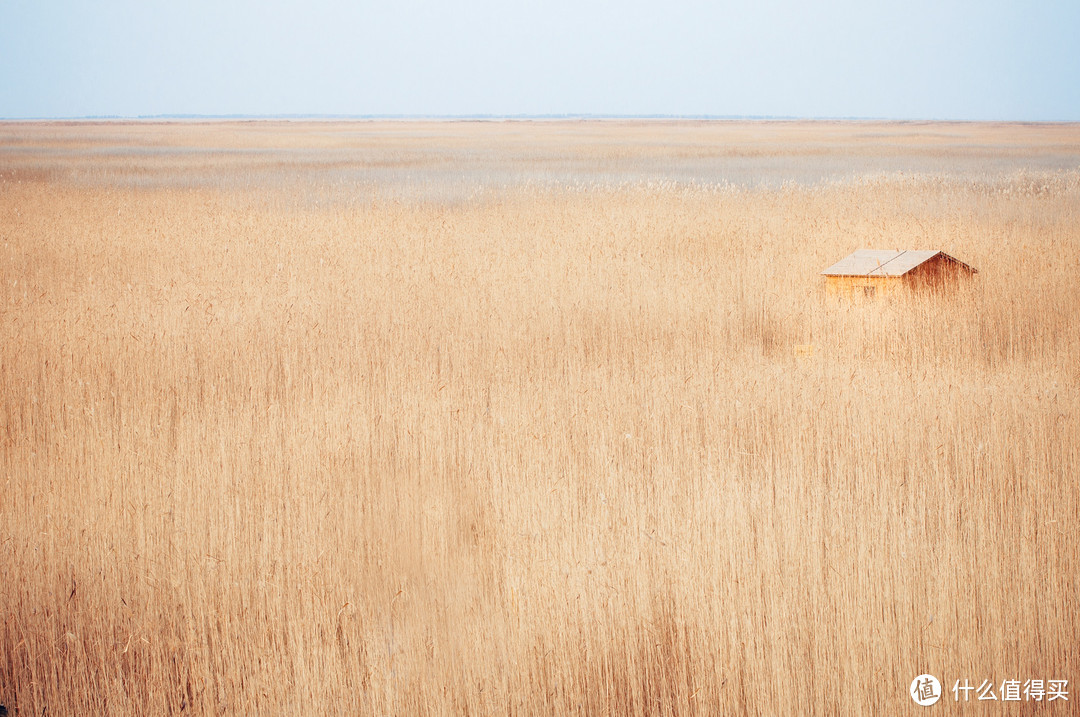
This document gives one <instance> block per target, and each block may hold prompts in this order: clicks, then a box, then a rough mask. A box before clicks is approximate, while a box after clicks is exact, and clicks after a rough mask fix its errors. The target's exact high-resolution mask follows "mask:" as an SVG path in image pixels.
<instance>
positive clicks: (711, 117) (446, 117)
mask: <svg viewBox="0 0 1080 717" xmlns="http://www.w3.org/2000/svg"><path fill="white" fill-rule="evenodd" d="M282 120H285V121H289V120H301V121H444V122H453V121H458V122H461V121H538V120H539V121H544V120H601V121H603V120H614V121H635V120H636V121H643V120H660V121H698V122H700V121H728V122H730V121H741V122H890V123H898V124H899V123H909V124H920V123H936V124H945V123H947V124H1078V123H1080V120H1056V119H1047V120H1031V119H954V118H929V117H874V116H859V115H848V116H841V115H838V116H830V115H809V116H800V115H754V114H664V113H650V114H615V113H612V114H606V113H590V112H565V113H557V112H552V113H539V114H530V113H516V114H500V113H475V114H424V113H415V114H412V113H375V114H340V113H320V112H312V113H283V114H257V113H253V114H247V113H221V114H200V113H189V112H177V113H165V114H147V115H119V114H118V115H66V116H55V117H48V116H36V117H35V116H31V117H0V122H169V121H196V122H197V121H245V122H257V121H282Z"/></svg>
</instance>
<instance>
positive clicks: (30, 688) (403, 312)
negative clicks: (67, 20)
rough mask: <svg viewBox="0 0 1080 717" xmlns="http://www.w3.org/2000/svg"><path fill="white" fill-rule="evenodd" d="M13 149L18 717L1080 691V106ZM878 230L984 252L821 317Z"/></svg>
mask: <svg viewBox="0 0 1080 717" xmlns="http://www.w3.org/2000/svg"><path fill="white" fill-rule="evenodd" d="M0 150H2V153H0V576H2V578H0V703H3V704H4V705H6V706H7V707H8V709H9V713H11V714H15V713H16V712H15V710H18V712H17V714H20V715H38V714H43V713H47V714H49V715H65V714H68V715H82V714H116V715H129V714H145V715H157V714H180V713H184V714H189V713H191V714H221V713H224V714H341V715H346V714H403V715H404V714H572V713H583V714H608V713H610V714H650V715H651V714H761V715H784V714H791V715H795V714H819V715H832V714H844V715H847V714H852V715H855V714H903V713H906V712H907V711H911V712H914V711H916V710H918V709H921V708H918V707H917V706H916V705H915V704H914V703H913V702H912V701H911V698H910V697H909V696H908V694H907V690H908V685H909V683H910V681H911V679H912V678H913V677H914V676H915V675H917V674H919V673H923V672H930V673H933V674H935V675H937V676H938V677H939V678H941V680H942V682H943V683H944V685H945V687H946V694H945V697H944V702H946V703H950V702H952V699H953V695H952V693H951V691H949V688H950V687H951V686H952V684H953V681H954V680H956V679H960V680H963V679H965V678H966V679H969V680H971V681H972V682H975V683H976V684H978V683H979V682H981V681H982V680H984V679H990V680H993V681H994V682H995V683H1000V682H1001V681H1002V680H1005V679H1013V678H1015V679H1020V680H1024V679H1028V678H1036V679H1069V680H1071V682H1070V686H1071V687H1075V681H1076V680H1077V679H1078V678H1080V675H1077V674H1076V673H1075V666H1076V665H1077V664H1078V658H1080V620H1078V619H1077V618H1078V614H1077V603H1076V600H1077V595H1078V594H1080V571H1078V568H1080V523H1078V521H1077V515H1078V514H1080V482H1078V477H1080V443H1078V440H1077V438H1078V436H1080V388H1078V387H1080V282H1078V281H1077V277H1078V276H1080V212H1078V208H1080V173H1078V172H1077V167H1078V166H1080V162H1078V157H1080V130H1077V128H1076V127H1074V126H1030V127H1014V126H994V125H989V126H980V125H871V124H836V125H833V124H799V123H779V124H731V123H637V124H634V123H604V122H591V123H503V124H493V123H487V124H485V123H475V124H474V123H448V124H427V123H388V124H375V123H355V124H348V123H346V124H329V123H326V124H320V123H312V124H293V125H288V124H285V125H279V124H273V123H254V124H240V123H236V124H230V123H225V124H178V125H150V124H135V125H127V124H120V123H113V124H103V125H33V124H29V125H21V124H5V125H0ZM1070 167H1071V169H1070ZM860 247H870V248H894V247H899V248H941V249H945V250H946V251H949V252H951V253H953V254H954V255H956V256H958V257H959V258H961V259H963V260H964V261H967V262H969V263H971V264H973V265H974V266H976V267H977V268H978V269H979V274H978V276H977V277H976V279H975V281H973V282H971V283H970V284H969V285H967V286H964V287H961V288H960V289H959V290H958V291H957V292H955V293H954V294H952V295H951V296H948V297H911V298H905V299H898V300H896V301H890V302H886V301H869V302H857V303H848V302H844V301H838V300H836V299H834V298H831V297H827V296H825V295H824V292H823V291H822V286H821V279H820V277H819V276H818V272H819V271H820V270H821V269H822V268H823V267H825V266H828V265H829V264H831V263H832V262H833V261H835V260H836V259H839V258H840V257H842V256H844V255H845V254H847V253H849V252H850V251H852V250H854V249H857V248H860ZM808 346H812V347H813V349H812V350H810V349H808V348H807V347H808ZM1073 691H1074V692H1075V690H1073ZM1078 699H1080V694H1071V695H1070V702H1069V703H1067V704H1064V705H1062V703H1060V702H1058V703H1053V704H1048V703H1044V705H1043V707H1044V708H1045V713H1046V714H1062V715H1064V714H1067V713H1069V711H1070V706H1069V705H1071V704H1075V702H1076V700H1078ZM945 706H946V707H948V706H949V705H947V704H946V705H945ZM997 706H998V705H997V704H995V707H997ZM939 709H940V708H939Z"/></svg>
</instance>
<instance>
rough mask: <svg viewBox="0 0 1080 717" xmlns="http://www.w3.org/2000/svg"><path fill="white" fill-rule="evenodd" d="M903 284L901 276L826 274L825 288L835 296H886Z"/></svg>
mask: <svg viewBox="0 0 1080 717" xmlns="http://www.w3.org/2000/svg"><path fill="white" fill-rule="evenodd" d="M901 286H903V281H902V280H901V277H899V276H826V277H825V290H826V292H828V293H829V294H832V295H834V296H844V297H847V298H857V297H860V296H865V297H867V298H872V297H878V296H886V295H888V294H891V293H893V292H895V291H896V290H898V289H899V288H900V287H901Z"/></svg>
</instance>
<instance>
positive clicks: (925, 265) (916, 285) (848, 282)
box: [821, 249, 977, 296]
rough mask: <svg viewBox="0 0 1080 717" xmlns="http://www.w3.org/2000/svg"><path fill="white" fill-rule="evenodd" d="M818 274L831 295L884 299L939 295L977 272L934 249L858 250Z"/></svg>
mask: <svg viewBox="0 0 1080 717" xmlns="http://www.w3.org/2000/svg"><path fill="white" fill-rule="evenodd" d="M821 273H822V275H823V276H824V277H825V289H826V291H828V292H829V293H830V294H837V295H841V296H883V295H888V294H892V293H895V292H896V291H899V290H925V289H930V290H939V291H940V290H943V289H946V288H948V287H950V286H953V285H955V284H956V282H957V280H958V279H960V278H961V277H967V276H971V275H972V274H975V273H977V272H976V270H975V269H974V268H972V267H971V266H968V265H967V264H965V263H964V262H962V261H960V260H959V259H956V258H955V257H951V256H949V255H948V254H946V253H945V252H943V251H938V250H937V249H929V250H914V249H907V250H900V249H895V250H879V249H860V250H859V251H857V252H855V253H853V254H849V255H848V256H846V257H844V258H843V259H841V260H840V261H838V262H836V263H835V264H833V265H832V266H830V267H829V268H828V269H826V270H825V271H823V272H821Z"/></svg>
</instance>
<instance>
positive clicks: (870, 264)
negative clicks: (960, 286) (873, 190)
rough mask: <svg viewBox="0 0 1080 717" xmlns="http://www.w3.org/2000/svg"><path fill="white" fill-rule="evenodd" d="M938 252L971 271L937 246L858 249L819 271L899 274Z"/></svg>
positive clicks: (841, 273)
mask: <svg viewBox="0 0 1080 717" xmlns="http://www.w3.org/2000/svg"><path fill="white" fill-rule="evenodd" d="M938 255H940V256H941V257H942V258H943V259H945V260H946V261H949V262H953V263H956V264H959V265H960V266H961V267H962V268H964V269H966V270H967V271H969V272H971V273H975V269H974V268H973V267H970V266H968V265H967V264H965V263H964V262H962V261H960V260H959V259H956V258H955V257H951V256H949V255H948V254H946V253H945V252H943V251H939V250H937V249H919V250H916V249H905V250H899V249H884V250H882V249H860V250H858V251H856V252H853V253H851V254H849V255H847V256H846V257H844V258H843V259H841V260H840V261H838V262H836V263H835V264H833V265H832V266H830V267H829V268H828V269H826V270H825V271H823V272H821V273H822V274H823V275H825V276H903V275H904V274H906V273H908V272H909V271H911V270H912V269H914V268H915V267H917V266H919V265H920V264H923V263H925V262H927V261H930V260H931V259H933V258H934V257H936V256H938Z"/></svg>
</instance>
